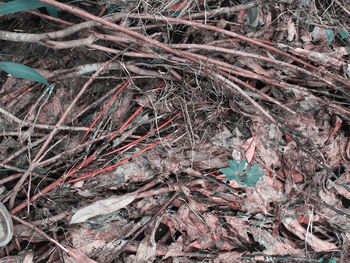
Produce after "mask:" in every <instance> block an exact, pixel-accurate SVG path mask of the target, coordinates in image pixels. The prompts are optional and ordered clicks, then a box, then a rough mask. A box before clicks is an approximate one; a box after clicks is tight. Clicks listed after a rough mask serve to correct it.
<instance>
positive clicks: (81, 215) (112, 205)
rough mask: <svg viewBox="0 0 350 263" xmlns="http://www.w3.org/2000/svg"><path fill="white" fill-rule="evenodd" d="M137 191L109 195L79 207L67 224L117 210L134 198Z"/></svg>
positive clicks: (80, 221)
mask: <svg viewBox="0 0 350 263" xmlns="http://www.w3.org/2000/svg"><path fill="white" fill-rule="evenodd" d="M136 196H137V192H133V193H129V194H125V195H122V196H118V197H111V198H107V199H104V200H99V201H97V202H94V203H92V204H90V205H88V206H85V207H84V208H81V209H79V210H78V211H77V212H76V213H75V214H74V215H73V216H72V219H71V220H70V222H69V224H77V223H82V222H85V221H86V220H88V219H90V218H92V217H95V216H98V215H107V214H110V213H113V212H115V211H118V210H120V209H122V208H124V207H125V206H127V205H128V204H130V203H131V202H132V201H134V200H135V198H136Z"/></svg>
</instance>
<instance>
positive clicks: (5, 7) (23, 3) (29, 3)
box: [0, 0, 57, 15]
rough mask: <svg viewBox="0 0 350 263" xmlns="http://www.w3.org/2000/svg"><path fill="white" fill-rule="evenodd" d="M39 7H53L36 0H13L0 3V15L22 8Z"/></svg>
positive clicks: (22, 9) (21, 9)
mask: <svg viewBox="0 0 350 263" xmlns="http://www.w3.org/2000/svg"><path fill="white" fill-rule="evenodd" d="M39 7H46V8H53V6H52V5H48V4H45V3H41V2H39V1H37V0H14V1H11V2H8V3H5V4H2V5H0V15H4V14H10V13H16V12H20V11H24V10H32V9H37V8H39ZM55 8H56V7H55ZM56 12H57V8H56Z"/></svg>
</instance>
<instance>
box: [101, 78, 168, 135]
mask: <svg viewBox="0 0 350 263" xmlns="http://www.w3.org/2000/svg"><path fill="white" fill-rule="evenodd" d="M164 83H165V82H164V81H162V83H160V84H159V86H158V87H157V89H156V90H158V89H160V88H161V87H162V86H163V84H164ZM142 109H143V106H142V105H141V106H140V107H139V108H138V109H137V110H136V111H135V112H134V113H133V114H132V115H131V117H130V118H129V119H128V120H126V122H125V123H124V124H123V125H122V126H121V127H120V128H119V129H118V130H117V131H116V132H115V133H114V134H113V135H112V136H111V138H109V139H108V141H111V140H113V139H114V137H115V136H117V135H118V133H120V132H121V131H122V130H124V128H125V127H126V126H127V125H128V124H129V123H130V122H131V121H132V120H133V119H134V118H135V116H136V115H137V114H138V113H139V112H140V111H141V110H142Z"/></svg>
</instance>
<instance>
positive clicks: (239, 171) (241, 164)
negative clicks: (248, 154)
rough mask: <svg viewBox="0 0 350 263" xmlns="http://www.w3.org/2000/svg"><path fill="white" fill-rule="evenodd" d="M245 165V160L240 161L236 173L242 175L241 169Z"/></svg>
mask: <svg viewBox="0 0 350 263" xmlns="http://www.w3.org/2000/svg"><path fill="white" fill-rule="evenodd" d="M246 163H247V160H246V159H245V158H244V159H243V160H242V161H240V163H239V164H238V167H237V168H238V169H237V170H238V173H243V169H244V167H245V165H246Z"/></svg>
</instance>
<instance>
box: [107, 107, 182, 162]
mask: <svg viewBox="0 0 350 263" xmlns="http://www.w3.org/2000/svg"><path fill="white" fill-rule="evenodd" d="M180 114H181V113H178V114H176V115H175V116H174V117H172V118H171V119H170V120H168V121H167V122H165V123H163V124H162V125H160V126H159V127H158V128H157V129H155V130H154V132H156V131H159V130H160V129H161V128H163V127H164V126H166V125H168V124H169V123H170V122H171V121H173V120H174V119H175V118H177V117H179V116H180ZM150 135H151V133H147V134H146V135H144V136H142V137H140V138H138V139H137V140H135V141H133V142H130V143H128V144H127V145H124V146H122V147H120V148H118V149H116V150H113V151H112V152H109V153H105V154H104V155H102V156H107V155H110V154H113V153H116V152H119V151H121V150H124V149H125V148H128V147H130V146H132V145H134V144H135V143H137V142H139V141H142V140H143V139H145V138H147V137H149V136H150Z"/></svg>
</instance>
